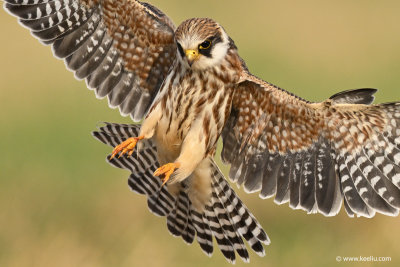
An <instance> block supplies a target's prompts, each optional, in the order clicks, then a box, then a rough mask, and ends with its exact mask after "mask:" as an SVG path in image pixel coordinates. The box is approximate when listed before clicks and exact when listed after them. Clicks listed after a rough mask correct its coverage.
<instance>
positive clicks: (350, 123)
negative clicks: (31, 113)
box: [4, 0, 400, 262]
mask: <svg viewBox="0 0 400 267" xmlns="http://www.w3.org/2000/svg"><path fill="white" fill-rule="evenodd" d="M4 7H5V9H6V10H8V11H9V12H10V13H11V14H13V15H15V16H17V17H18V18H19V22H20V23H21V24H22V25H23V26H25V27H27V28H28V29H30V30H31V33H32V34H33V36H35V37H36V38H38V39H39V40H40V41H41V42H42V43H43V44H46V45H51V47H52V49H53V53H54V55H55V56H56V57H58V58H62V59H64V61H65V64H66V66H67V68H68V69H69V70H71V71H73V72H74V73H75V77H76V78H77V79H85V81H86V83H87V86H88V87H89V88H90V89H92V90H94V92H95V94H96V96H97V97H98V98H104V97H107V98H108V103H109V106H110V107H112V108H119V110H120V112H121V114H122V115H124V116H127V115H130V116H131V118H132V120H133V121H134V122H139V121H142V124H131V125H127V124H115V123H105V124H104V125H103V126H102V127H100V128H99V129H98V130H97V131H95V132H93V135H94V137H96V138H97V139H98V140H100V141H101V142H103V143H105V144H108V145H110V146H113V147H115V148H114V150H113V151H112V153H111V154H110V155H108V156H107V160H108V161H109V162H110V163H111V164H112V165H114V166H116V167H119V168H123V169H127V170H129V171H130V172H131V174H130V176H129V179H128V184H129V186H130V188H131V189H132V190H133V191H135V192H137V193H139V194H144V195H146V196H147V200H148V206H149V209H150V211H151V212H153V213H154V214H156V215H159V216H166V218H167V227H168V230H169V231H170V232H171V233H172V234H173V235H174V236H181V237H182V239H183V240H184V241H185V242H187V243H189V244H190V243H193V241H194V239H195V238H196V239H197V241H198V243H199V245H200V247H201V249H202V250H203V251H204V252H205V253H206V254H207V255H211V254H212V252H213V238H215V240H216V242H217V244H218V246H219V248H220V250H221V252H222V253H223V255H224V256H225V257H226V258H227V260H228V261H229V262H235V259H236V256H237V255H238V256H239V257H240V258H241V259H242V260H243V261H245V262H248V261H249V253H248V251H247V249H246V245H245V242H247V243H248V244H249V246H250V247H251V248H252V249H253V250H254V251H255V252H256V253H257V254H258V255H260V256H263V255H264V254H265V252H264V246H263V245H268V244H269V243H270V240H269V238H268V236H267V234H266V233H265V231H264V230H263V228H262V227H261V225H260V223H259V222H258V221H257V220H256V218H255V217H254V216H253V215H252V213H251V212H250V211H249V209H248V208H247V207H246V206H245V204H243V203H242V201H241V200H240V199H239V198H238V196H237V195H236V193H235V192H234V190H233V189H232V188H231V186H230V184H229V183H228V182H227V181H226V180H225V178H224V176H223V174H222V172H221V171H220V169H219V168H218V166H217V165H216V163H215V161H214V159H213V158H214V155H215V154H216V145H217V141H218V139H219V137H222V141H223V148H222V154H221V157H222V160H223V162H224V163H226V164H230V171H229V178H230V179H231V181H232V182H234V183H237V184H238V185H243V187H244V189H245V191H246V192H249V193H250V192H259V196H260V197H261V198H269V197H273V196H275V202H277V203H278V204H281V203H289V206H290V207H291V208H293V209H302V210H305V211H306V212H308V213H321V214H323V215H325V216H333V215H336V214H337V213H338V212H339V210H340V208H341V206H342V203H343V205H344V207H345V210H346V212H347V214H348V215H349V216H354V215H357V216H364V217H373V216H374V215H375V213H376V212H378V213H382V214H385V215H390V216H397V215H398V213H399V209H400V102H394V103H386V104H377V105H376V104H372V102H373V100H374V96H373V95H374V93H375V92H376V90H375V89H368V88H366V89H358V90H350V91H344V92H341V93H338V94H336V95H334V96H332V97H330V98H329V99H327V100H325V101H323V102H319V103H312V102H308V101H306V100H304V99H301V98H299V97H297V96H295V95H293V94H291V93H289V92H287V91H285V90H283V89H281V88H279V87H277V86H274V85H272V84H270V83H268V82H265V81H263V80H261V79H259V78H257V77H255V76H254V75H252V74H251V73H250V72H249V70H248V68H247V67H246V64H245V62H244V61H243V60H242V59H241V58H240V56H239V54H238V50H237V47H236V45H235V43H234V41H233V40H232V39H231V38H230V37H229V35H228V34H227V32H226V31H225V30H224V28H223V27H222V26H221V25H220V24H218V23H217V22H215V21H214V20H212V19H209V18H193V19H188V20H186V21H184V22H182V24H180V25H179V26H178V27H175V25H174V24H173V22H172V21H171V20H170V18H168V17H167V16H166V15H165V14H164V13H163V12H161V11H160V10H159V9H158V8H156V7H154V6H152V5H150V4H148V3H143V2H140V1H135V0H118V1H117V0H5V4H4ZM136 146H137V147H136ZM134 152H136V153H135V154H133V153H134Z"/></svg>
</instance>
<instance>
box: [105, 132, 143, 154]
mask: <svg viewBox="0 0 400 267" xmlns="http://www.w3.org/2000/svg"><path fill="white" fill-rule="evenodd" d="M143 138H144V136H143V135H142V136H139V137H131V138H128V139H126V140H125V141H124V142H122V143H121V144H119V145H118V146H116V147H115V148H114V150H113V152H112V155H111V157H110V159H112V158H113V157H115V155H117V154H118V153H119V152H121V151H122V152H121V154H119V156H118V158H120V157H121V156H122V155H123V154H125V153H126V152H128V151H129V153H128V154H129V156H131V155H132V153H133V150H134V149H135V146H136V144H137V142H138V141H139V140H142V139H143Z"/></svg>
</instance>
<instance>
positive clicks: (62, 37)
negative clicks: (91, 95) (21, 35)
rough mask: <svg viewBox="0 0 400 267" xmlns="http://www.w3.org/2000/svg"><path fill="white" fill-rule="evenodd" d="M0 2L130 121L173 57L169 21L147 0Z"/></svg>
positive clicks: (141, 111)
mask: <svg viewBox="0 0 400 267" xmlns="http://www.w3.org/2000/svg"><path fill="white" fill-rule="evenodd" d="M4 7H5V9H6V10H8V12H10V13H11V14H12V15H14V16H16V17H18V18H19V21H20V22H21V24H22V25H23V26H24V27H26V28H28V29H30V31H31V33H32V35H34V36H35V37H36V38H38V39H39V40H40V41H41V42H42V43H43V44H45V45H52V50H53V53H54V55H55V56H56V57H58V58H61V59H64V61H65V63H66V66H67V68H68V69H70V70H71V71H73V72H74V74H75V77H76V78H77V79H85V80H86V83H87V85H88V87H89V88H90V89H94V90H95V94H96V96H97V97H98V98H103V97H106V96H107V97H108V100H109V105H110V107H112V108H116V107H118V108H119V110H120V112H121V114H122V115H124V116H127V115H130V116H131V117H132V119H133V120H134V121H140V120H141V119H142V118H143V116H144V115H145V114H146V113H147V111H148V110H149V108H150V105H151V103H152V102H153V100H154V98H155V96H156V94H157V92H158V91H159V90H160V87H161V84H162V82H163V80H164V79H165V77H166V76H167V73H168V71H169V70H170V67H171V66H172V65H173V64H172V63H173V62H174V60H175V55H176V49H177V48H176V44H175V39H174V30H175V26H174V24H173V22H172V21H171V20H170V19H169V18H168V17H167V16H165V14H164V13H162V12H161V11H160V10H159V9H157V8H155V7H153V6H152V5H150V4H147V3H141V2H139V1H130V0H120V1H114V0H104V1H98V0H51V1H50V0H21V1H20V0H6V1H5V3H4ZM132 17H134V18H135V19H134V20H132V19H130V18H132Z"/></svg>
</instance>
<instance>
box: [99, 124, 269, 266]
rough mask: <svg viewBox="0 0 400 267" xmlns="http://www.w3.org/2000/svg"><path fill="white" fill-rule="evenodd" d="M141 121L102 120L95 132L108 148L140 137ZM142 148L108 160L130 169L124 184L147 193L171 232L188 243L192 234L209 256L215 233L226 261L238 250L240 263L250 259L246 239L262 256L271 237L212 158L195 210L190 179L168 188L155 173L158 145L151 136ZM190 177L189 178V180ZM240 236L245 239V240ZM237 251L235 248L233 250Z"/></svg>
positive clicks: (151, 209) (155, 209)
mask: <svg viewBox="0 0 400 267" xmlns="http://www.w3.org/2000/svg"><path fill="white" fill-rule="evenodd" d="M139 129H140V125H127V124H113V123H105V125H104V126H102V127H100V128H99V130H98V131H95V132H93V136H94V137H95V138H97V139H98V140H100V141H101V142H103V143H105V144H107V145H110V146H112V147H114V146H116V145H118V144H119V143H121V142H122V141H124V140H125V139H127V138H129V137H132V136H138V134H139ZM141 142H142V143H141V144H142V148H141V149H140V150H139V152H138V155H137V156H136V155H135V154H133V156H131V157H121V158H117V157H115V158H113V159H112V160H110V159H109V158H110V157H109V156H108V157H107V161H108V162H109V163H110V164H111V165H113V166H115V167H118V168H122V169H127V170H129V171H130V172H131V175H130V176H129V179H128V185H129V187H130V188H131V189H132V191H134V192H136V193H138V194H142V195H146V196H147V198H148V207H149V209H150V211H151V212H152V213H154V214H155V215H158V216H166V217H167V228H168V230H169V232H170V233H171V234H172V235H174V236H180V237H182V239H183V240H184V241H185V242H186V243H187V244H191V243H193V241H194V239H195V238H196V240H197V242H198V243H199V245H200V248H201V249H202V250H203V251H204V252H205V253H206V255H208V256H211V255H212V253H213V250H214V248H213V237H214V238H215V240H216V241H217V245H218V247H219V248H220V250H221V252H222V254H223V255H224V256H225V258H226V259H227V260H228V261H229V262H230V263H234V262H235V260H236V253H237V255H239V257H240V258H241V259H242V260H243V261H244V262H249V253H248V251H247V249H246V246H245V244H244V240H246V241H247V242H248V243H249V245H250V247H251V248H252V249H253V250H254V251H255V252H256V253H257V254H258V255H260V256H264V255H265V251H264V247H263V244H266V245H268V244H269V243H270V240H269V238H268V236H267V234H266V233H265V231H264V230H263V228H262V227H261V225H260V224H259V223H258V221H257V220H256V218H255V217H254V216H253V215H252V214H251V213H250V211H249V210H248V209H247V207H246V206H245V205H244V204H243V203H242V201H241V200H240V199H239V197H238V196H237V195H236V193H235V192H234V191H233V189H232V188H231V187H230V185H229V184H228V182H227V181H226V180H225V178H224V176H223V174H222V173H221V171H220V170H219V169H218V167H217V165H216V164H215V162H214V161H213V160H210V167H211V170H212V171H211V177H210V179H211V187H212V194H211V197H210V200H209V202H208V203H207V204H206V205H205V207H204V209H203V210H201V211H199V210H197V209H196V208H195V207H194V206H193V205H192V203H191V201H190V197H189V190H188V189H189V188H188V186H189V183H187V182H186V180H185V181H184V182H182V183H180V184H179V185H178V186H179V190H178V193H177V194H172V193H170V191H169V190H168V187H169V186H163V187H162V186H161V180H160V179H159V178H158V177H154V176H153V172H154V171H155V170H156V168H157V167H159V164H158V160H157V157H156V147H155V145H154V143H153V142H152V141H151V140H143V141H141ZM189 179H191V178H190V177H189V178H188V179H187V180H189ZM243 239H244V240H243ZM235 251H236V253H235Z"/></svg>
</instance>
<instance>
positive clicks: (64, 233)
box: [0, 0, 400, 266]
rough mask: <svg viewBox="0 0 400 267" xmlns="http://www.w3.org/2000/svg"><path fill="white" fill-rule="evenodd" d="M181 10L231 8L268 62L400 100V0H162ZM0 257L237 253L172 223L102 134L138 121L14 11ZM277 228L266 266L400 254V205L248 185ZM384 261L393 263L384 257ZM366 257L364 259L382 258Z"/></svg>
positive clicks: (255, 65) (79, 262)
mask: <svg viewBox="0 0 400 267" xmlns="http://www.w3.org/2000/svg"><path fill="white" fill-rule="evenodd" d="M152 3H153V4H155V5H156V6H158V7H160V8H161V9H162V10H164V11H165V12H166V13H167V14H169V15H170V16H171V17H172V18H173V19H174V21H175V22H176V23H177V24H178V23H180V22H181V21H182V20H184V19H186V18H189V17H205V16H208V17H212V18H215V19H216V20H217V21H219V22H220V23H221V24H222V25H223V26H224V27H225V29H226V30H227V31H228V33H229V34H230V36H231V37H232V38H233V39H234V40H235V42H236V44H237V45H238V47H239V51H240V54H241V55H242V57H243V58H244V59H245V60H246V62H247V64H248V66H249V68H250V70H252V71H253V72H254V73H255V74H257V75H258V76H260V77H262V78H264V79H266V80H267V81H270V82H272V83H274V84H277V85H279V86H281V87H283V88H286V89H288V90H290V91H292V92H294V93H296V94H298V95H300V96H302V97H305V98H307V99H310V100H315V101H317V100H322V99H324V98H326V97H329V96H330V95H332V94H333V93H335V92H337V91H340V90H344V89H350V88H358V87H376V88H379V89H380V91H379V92H378V95H377V102H384V101H392V100H400V81H399V69H400V52H399V47H400V26H399V25H400V17H399V16H398V10H399V9H400V2H398V1H395V0H392V1H384V2H382V1H381V2H378V1H334V2H332V1H331V2H327V1H317V0H310V1H261V0H257V1H251V3H250V2H246V3H245V2H243V1H239V0H230V1H211V0H203V1H201V2H182V1H177V0H174V1H161V0H158V1H155V0H154V1H152ZM0 32H1V34H2V36H3V39H2V42H1V43H0V48H1V49H0V51H1V52H0V53H1V54H0V55H1V61H0V111H1V112H0V122H1V130H0V149H1V156H0V157H1V160H0V177H1V179H0V229H1V230H0V266H146V265H147V266H227V265H228V264H227V263H226V262H225V260H224V259H223V257H222V256H221V254H220V252H219V251H218V249H217V248H216V249H215V252H214V256H213V258H211V259H209V258H207V257H206V256H204V255H203V253H202V252H201V250H200V249H199V247H198V245H197V244H194V245H192V246H190V247H188V246H186V245H185V244H184V243H183V242H182V241H181V240H179V239H177V238H173V237H171V236H170V235H169V234H168V232H167V230H166V225H165V220H164V219H163V218H157V217H154V216H153V215H151V214H150V213H149V212H148V210H147V207H146V201H145V199H144V198H143V197H141V196H137V195H135V194H132V193H131V192H130V191H129V189H128V187H127V186H126V178H127V175H128V173H127V172H124V171H122V170H117V169H114V168H111V167H110V166H109V165H108V164H106V163H105V161H104V157H105V155H106V153H108V152H110V148H108V147H105V146H104V145H102V144H100V143H99V142H97V141H95V140H94V139H93V138H92V137H91V136H90V131H92V130H93V129H95V126H96V124H97V123H98V122H100V121H113V122H125V123H129V119H128V118H122V117H120V116H119V114H118V111H116V110H110V109H108V108H107V105H106V100H103V101H98V100H96V99H95V97H94V96H93V93H92V92H91V91H89V90H87V89H86V86H85V84H84V82H77V81H75V80H74V79H73V75H72V74H71V73H69V72H68V71H66V70H65V68H64V65H63V63H62V62H61V61H59V60H56V59H54V58H53V57H52V55H51V53H50V49H49V48H48V47H44V46H42V45H41V44H39V43H38V42H37V41H36V40H34V38H32V37H31V36H30V34H29V33H28V31H27V30H26V29H23V28H22V27H21V26H19V25H18V24H17V22H16V20H15V19H14V18H12V17H11V16H9V15H8V14H6V13H5V12H4V11H3V10H1V11H0ZM238 191H239V195H240V196H241V197H242V199H243V201H244V202H245V203H246V204H247V205H248V206H249V208H250V209H251V210H252V211H253V212H254V214H255V215H256V216H257V218H258V219H259V221H260V222H261V223H262V225H263V226H264V228H265V229H266V231H267V232H268V234H269V236H270V237H271V239H272V245H271V246H269V247H267V255H266V257H265V258H259V257H258V256H257V255H255V254H254V253H251V261H252V263H253V264H254V265H255V266H321V265H323V266H336V265H340V264H342V265H344V264H348V263H337V262H336V261H335V258H336V256H338V255H339V256H360V255H361V256H370V255H372V256H391V257H392V262H390V263H384V264H385V265H387V266H389V265H393V266H395V265H398V264H399V263H400V259H399V256H398V248H399V245H400V241H399V240H400V230H399V227H398V226H399V221H398V220H399V219H398V218H388V217H384V216H381V215H377V216H376V217H375V218H373V219H363V218H361V219H350V218H348V217H347V215H346V214H345V212H344V211H341V213H340V214H339V215H338V216H336V217H334V218H325V217H323V216H322V215H306V214H305V213H304V212H302V211H292V210H291V209H289V208H288V207H287V205H283V206H277V205H275V204H274V203H273V201H272V200H261V199H259V198H258V197H257V195H255V194H253V195H245V194H244V193H243V192H242V190H238ZM238 263H239V264H238V265H241V262H240V260H238ZM382 264H383V263H382ZM372 265H374V264H373V263H371V262H364V263H362V264H361V265H360V266H372Z"/></svg>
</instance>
